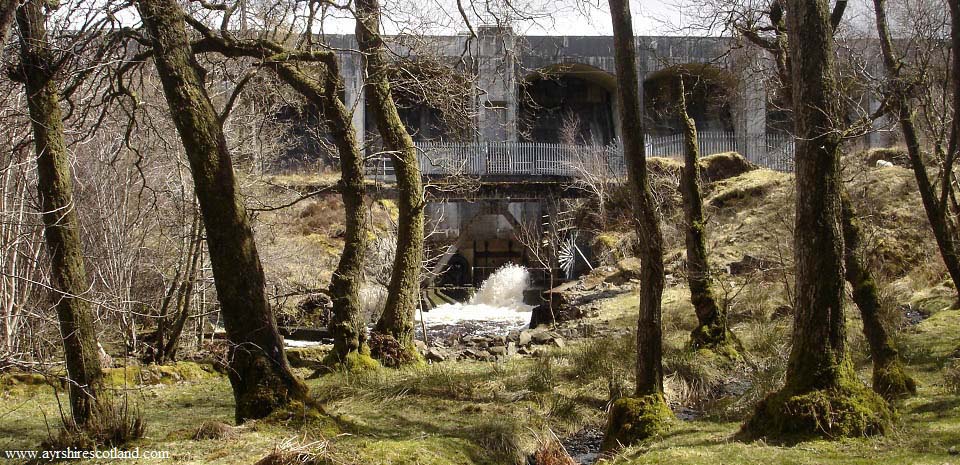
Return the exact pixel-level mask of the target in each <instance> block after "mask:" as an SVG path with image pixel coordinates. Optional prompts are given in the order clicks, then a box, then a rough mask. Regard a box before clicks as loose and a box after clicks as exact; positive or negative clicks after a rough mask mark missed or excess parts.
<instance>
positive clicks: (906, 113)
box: [873, 0, 960, 290]
mask: <svg viewBox="0 0 960 465" xmlns="http://www.w3.org/2000/svg"><path fill="white" fill-rule="evenodd" d="M947 3H950V5H951V6H950V8H951V12H952V11H954V10H955V9H956V8H957V7H956V5H955V3H956V1H955V0H950V1H949V2H947ZM873 6H874V10H875V13H876V14H875V16H876V20H877V32H878V33H879V35H880V49H881V51H882V52H883V63H884V66H885V67H886V70H887V74H888V75H889V76H888V78H889V79H890V80H891V81H892V86H890V94H889V95H888V96H887V97H888V104H889V105H890V107H891V109H892V111H893V113H894V114H895V115H896V116H897V118H898V119H899V122H900V130H901V132H902V133H903V139H904V142H905V143H906V145H907V157H908V158H909V160H910V167H911V168H912V169H913V174H914V177H915V178H916V179H917V188H918V189H919V191H920V200H921V201H922V202H923V209H924V211H925V212H926V214H927V220H928V221H929V223H930V228H931V229H932V230H933V237H934V238H935V239H936V241H937V247H938V248H939V249H940V257H941V258H942V259H943V263H944V264H945V265H946V266H947V271H948V273H949V274H950V279H951V280H952V281H953V285H954V288H956V289H957V290H960V256H958V244H957V229H956V225H955V224H954V222H953V220H952V217H951V216H950V214H949V208H948V202H947V199H946V198H945V197H944V198H941V199H938V198H937V195H936V192H935V189H934V186H933V183H932V182H931V181H930V176H929V175H928V174H927V168H926V167H925V166H924V164H923V154H922V150H921V148H920V136H919V134H918V133H917V128H916V123H915V120H914V114H913V110H912V108H911V105H910V101H909V97H908V95H907V93H908V91H909V89H908V88H907V83H906V82H904V80H903V78H902V76H901V74H900V67H901V63H900V60H899V59H898V58H897V54H896V51H894V49H893V42H892V40H891V38H890V29H889V27H888V26H887V12H886V0H873ZM953 27H954V28H960V26H957V25H956V17H954V25H953ZM953 53H954V63H953V66H954V68H955V69H956V67H957V62H956V58H957V57H958V56H960V52H958V51H957V50H956V49H954V50H953ZM953 82H954V83H956V82H957V77H956V74H954V77H953ZM956 98H960V97H957V96H955V99H956ZM955 105H960V103H956V102H955ZM954 123H955V124H956V120H955V121H954ZM952 134H955V132H952ZM955 139H956V136H954V135H952V136H951V142H950V146H951V147H952V150H951V151H953V150H955V148H956V143H955ZM951 165H952V163H951ZM951 168H952V167H945V171H944V175H949V174H950V172H951ZM951 177H952V176H947V177H945V179H950V178H951ZM944 187H945V188H949V185H944Z"/></svg>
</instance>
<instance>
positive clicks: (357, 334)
mask: <svg viewBox="0 0 960 465" xmlns="http://www.w3.org/2000/svg"><path fill="white" fill-rule="evenodd" d="M228 19H229V17H228ZM188 22H189V23H190V25H191V26H192V27H193V28H194V29H196V30H197V31H198V32H200V34H201V35H203V37H204V38H203V40H201V41H200V42H198V43H196V44H194V47H193V48H194V50H195V51H215V52H218V53H220V54H222V55H224V56H229V57H250V58H256V59H259V60H261V61H260V65H261V66H264V67H266V68H269V69H272V70H273V71H274V72H275V73H276V74H277V76H278V77H279V78H280V80H281V81H283V82H284V83H286V84H287V85H289V86H290V87H291V88H293V89H294V90H296V91H297V92H298V93H299V94H300V95H302V96H303V97H304V98H305V99H306V100H307V101H309V102H310V103H311V104H313V105H314V106H316V107H317V108H319V109H320V111H321V112H322V114H323V117H324V123H325V125H326V127H327V130H328V132H329V135H330V137H331V139H332V140H333V144H334V146H335V147H336V149H337V153H338V154H339V156H340V174H341V177H340V182H339V187H340V195H341V198H342V199H343V204H344V210H345V222H344V223H345V228H344V229H345V231H344V238H343V239H344V248H343V252H342V253H341V255H340V260H339V262H338V265H337V269H336V271H335V272H334V274H333V277H332V278H331V282H330V297H331V298H332V300H333V312H332V313H333V318H332V321H331V322H330V325H329V329H330V332H331V334H332V335H333V339H334V351H333V352H332V353H331V354H330V360H329V361H330V362H332V363H334V364H337V363H345V364H349V365H351V366H359V365H358V363H359V362H361V361H360V360H359V359H358V357H359V356H366V352H367V351H368V348H367V345H366V324H365V321H363V314H362V309H361V302H360V287H361V283H362V279H363V262H364V251H365V249H366V246H367V242H368V241H367V233H368V226H367V216H366V213H365V211H364V200H363V199H364V193H365V185H364V178H363V168H364V167H363V162H364V159H363V156H362V154H361V152H360V144H359V143H358V141H357V136H356V132H355V130H354V128H353V124H352V121H351V115H350V112H349V110H348V109H347V108H346V106H345V105H344V103H343V101H342V100H341V99H340V93H341V92H342V91H343V79H342V78H341V77H340V68H339V63H338V61H337V57H336V54H334V53H333V52H331V51H329V50H294V49H289V48H287V47H285V46H283V45H281V44H280V43H277V42H273V41H270V40H267V39H237V38H235V37H233V36H232V35H229V34H223V33H221V34H219V35H217V34H216V33H215V32H214V31H213V30H211V29H210V28H208V27H206V26H205V25H203V24H202V23H201V22H199V21H197V20H195V19H192V18H189V17H188ZM225 24H226V23H225ZM310 26H311V25H310V24H307V25H306V28H305V29H306V30H308V31H309V30H312V28H311V27H310ZM300 62H308V63H319V64H320V68H319V69H316V68H314V69H313V70H314V72H316V73H317V74H319V75H320V76H319V79H315V78H314V77H312V75H311V74H310V71H309V70H304V69H301V68H300V67H299V66H298V63H300Z"/></svg>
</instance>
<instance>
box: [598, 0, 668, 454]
mask: <svg viewBox="0 0 960 465" xmlns="http://www.w3.org/2000/svg"><path fill="white" fill-rule="evenodd" d="M609 4H610V13H611V18H612V21H613V36H614V50H615V65H616V71H617V84H618V85H617V97H618V98H619V103H620V105H619V117H620V124H621V127H622V128H623V154H624V159H625V161H626V164H627V178H628V182H629V184H630V188H631V191H632V197H633V203H634V209H635V210H634V211H635V213H634V215H635V219H636V222H637V225H638V226H637V228H638V231H637V235H638V237H641V238H643V239H642V242H641V245H640V251H641V256H640V260H641V265H640V315H639V318H638V321H637V366H636V375H637V383H636V385H637V388H636V392H635V394H634V397H632V398H623V399H619V400H617V401H616V402H615V403H614V405H613V406H612V407H611V408H610V413H609V417H608V420H607V431H606V436H605V437H604V448H606V449H610V448H612V447H616V446H617V445H620V444H623V445H627V444H630V443H633V442H636V441H638V440H642V439H644V438H646V437H649V436H651V435H653V434H656V433H657V432H659V431H660V430H661V429H662V428H663V426H664V423H665V422H666V421H667V420H668V419H669V418H670V416H671V414H670V410H669V408H667V406H666V404H665V403H664V399H663V365H662V350H663V348H662V333H663V328H662V323H661V317H660V304H661V299H662V296H663V285H664V276H663V236H662V234H661V231H660V218H659V215H658V213H657V208H656V205H654V200H653V195H652V193H651V191H650V184H649V181H648V177H647V165H646V153H645V149H644V127H643V119H642V115H641V108H642V106H641V101H640V80H639V77H638V73H637V50H636V40H635V38H634V35H633V21H632V19H631V15H630V2H629V1H628V0H609Z"/></svg>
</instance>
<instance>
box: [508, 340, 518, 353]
mask: <svg viewBox="0 0 960 465" xmlns="http://www.w3.org/2000/svg"><path fill="white" fill-rule="evenodd" d="M507 355H517V343H516V342H513V341H510V342H508V343H507Z"/></svg>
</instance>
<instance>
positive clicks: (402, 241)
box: [356, 0, 425, 364]
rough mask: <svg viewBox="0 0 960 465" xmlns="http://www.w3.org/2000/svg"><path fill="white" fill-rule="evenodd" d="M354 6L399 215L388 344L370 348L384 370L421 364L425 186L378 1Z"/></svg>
mask: <svg viewBox="0 0 960 465" xmlns="http://www.w3.org/2000/svg"><path fill="white" fill-rule="evenodd" d="M356 5H357V29H356V33H357V42H358V43H359V47H360V51H361V52H362V53H363V54H364V56H365V58H366V71H367V87H366V90H367V98H368V99H369V100H368V101H369V102H370V108H371V109H372V111H373V115H374V118H375V119H376V121H377V129H378V130H379V131H380V135H381V137H382V138H383V143H384V146H385V148H386V150H388V151H389V152H390V153H391V155H392V157H393V167H394V172H395V173H396V176H397V190H398V191H399V193H398V208H399V210H400V216H399V218H398V220H397V253H396V257H395V258H394V261H393V271H392V274H391V275H390V285H389V286H388V288H387V302H386V307H385V308H384V310H383V314H382V315H381V316H380V320H379V321H377V325H376V328H375V332H376V333H378V334H379V336H378V337H383V336H386V339H385V340H382V341H380V342H377V343H376V344H371V345H372V347H371V348H372V349H373V350H374V352H375V353H374V355H375V356H377V357H378V358H380V359H381V361H383V362H385V363H387V364H392V363H405V362H408V361H413V360H417V359H418V358H419V354H418V353H417V350H416V347H415V346H414V344H413V335H414V326H413V318H414V311H415V310H416V307H417V302H418V300H419V294H420V267H421V266H422V261H423V211H424V207H425V201H424V194H423V184H422V181H421V179H420V165H419V160H418V157H417V147H416V145H414V143H413V139H412V138H411V137H410V133H409V132H407V129H406V127H404V125H403V122H402V121H401V120H400V115H399V113H397V106H396V104H395V103H394V101H393V97H392V96H391V94H390V81H389V79H388V76H389V74H388V71H389V65H388V63H387V61H386V58H385V57H384V54H383V48H384V47H383V39H382V37H381V36H380V3H379V1H378V0H358V1H357V2H356ZM387 352H390V354H389V355H388V354H387Z"/></svg>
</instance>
